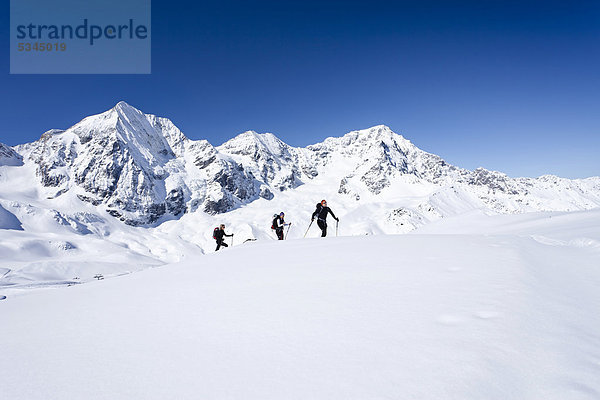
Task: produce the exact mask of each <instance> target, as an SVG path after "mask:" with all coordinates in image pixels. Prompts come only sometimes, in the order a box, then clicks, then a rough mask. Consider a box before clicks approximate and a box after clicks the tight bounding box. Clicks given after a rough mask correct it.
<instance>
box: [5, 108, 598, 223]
mask: <svg viewBox="0 0 600 400" xmlns="http://www.w3.org/2000/svg"><path fill="white" fill-rule="evenodd" d="M17 153H19V154H20V155H19V154H17ZM21 155H22V156H23V161H24V162H25V163H26V164H27V163H29V164H30V165H33V166H34V167H35V169H36V174H37V176H38V177H39V181H40V183H41V186H42V187H41V188H40V193H43V195H44V196H46V197H47V198H48V199H56V198H58V197H61V196H64V195H65V194H67V193H68V194H69V195H68V196H65V197H68V198H72V197H75V199H79V200H81V201H84V202H86V203H89V204H91V205H92V206H96V207H99V208H101V210H100V211H101V212H108V213H109V214H110V215H112V216H114V217H117V218H119V219H120V220H122V221H124V222H125V223H127V224H131V225H146V224H153V223H159V222H161V221H163V220H166V219H173V218H179V217H180V216H182V215H183V214H185V213H192V212H196V211H203V212H206V213H208V214H218V213H224V212H228V211H231V210H234V209H236V208H239V207H240V206H242V205H247V204H249V203H252V202H254V201H255V200H257V199H259V198H263V199H266V200H272V199H276V198H277V196H278V194H279V193H282V192H285V191H290V190H294V189H296V188H299V187H300V186H305V188H304V189H303V190H302V191H301V192H302V193H306V192H307V191H310V190H315V191H316V192H315V195H314V197H316V198H322V197H323V196H327V197H332V196H337V197H338V200H339V201H348V202H349V203H347V206H348V209H352V208H353V207H356V206H359V205H360V204H362V203H364V204H368V203H369V202H370V201H371V202H376V203H378V202H381V201H383V200H382V199H397V198H399V197H402V195H403V194H404V193H405V192H407V191H408V192H412V191H416V192H418V193H428V194H427V196H430V198H428V199H426V200H423V202H422V203H419V204H417V205H416V206H415V207H417V209H415V210H412V211H410V212H409V211H407V210H400V209H395V210H394V212H395V214H393V215H391V216H390V215H385V216H383V217H382V218H384V219H385V220H389V221H392V222H391V223H392V224H396V225H398V224H399V225H404V228H402V229H405V228H406V226H416V225H415V224H419V223H423V222H422V221H425V220H427V218H433V217H439V216H440V215H444V214H445V213H448V211H447V210H455V209H457V204H461V206H460V207H459V209H461V210H462V209H463V208H464V207H466V206H464V205H463V203H466V204H468V205H469V207H474V208H484V209H490V210H492V211H493V212H503V213H505V212H522V211H535V210H573V209H588V208H593V207H598V206H599V205H600V183H599V180H598V179H597V178H596V179H590V180H576V181H571V180H568V179H561V178H556V177H542V178H539V179H530V178H518V179H512V178H510V177H508V176H506V175H505V174H502V173H500V172H494V171H488V170H486V169H483V168H478V169H476V170H475V171H468V170H465V169H462V168H458V167H455V166H453V165H450V164H448V163H446V162H445V161H444V160H443V159H442V158H440V157H438V156H436V155H434V154H430V153H427V152H425V151H423V150H421V149H419V148H418V147H416V146H415V145H413V144H412V143H411V142H410V141H409V140H407V139H405V138H404V137H403V136H401V135H398V134H396V133H394V132H393V131H392V130H391V129H390V128H389V127H388V126H386V125H376V126H373V127H370V128H367V129H362V130H356V131H352V132H349V133H347V134H345V135H343V136H341V137H329V138H327V139H325V140H324V141H323V142H322V143H317V144H314V145H310V146H308V147H306V148H296V147H292V146H289V145H287V144H286V143H284V142H283V141H281V140H280V139H279V138H277V137H276V136H275V135H273V134H271V133H257V132H255V131H247V132H243V133H241V134H239V135H237V136H235V137H234V138H232V139H231V140H229V141H227V142H225V143H223V144H222V145H221V146H218V147H214V146H212V145H211V144H210V143H208V142H207V141H206V140H189V139H188V138H187V137H186V136H185V135H184V134H183V133H182V132H181V131H180V130H179V129H178V128H177V127H176V126H175V125H174V124H173V123H172V122H171V121H170V120H169V119H167V118H162V117H157V116H155V115H150V114H144V113H143V112H142V111H140V110H138V109H137V108H135V107H132V106H130V105H129V104H127V103H126V102H119V103H117V104H116V105H115V106H114V107H113V108H111V109H110V110H107V111H105V112H103V113H100V114H97V115H92V116H90V117H87V118H85V119H83V120H82V121H80V122H79V123H77V124H75V125H73V126H72V127H71V128H69V129H67V130H65V131H61V130H52V131H48V132H46V133H45V134H44V135H42V138H41V139H40V140H38V141H36V142H34V143H30V144H26V145H21V146H18V147H16V152H15V150H13V149H11V148H10V147H8V146H0V157H2V158H1V160H8V159H10V160H12V161H11V162H13V163H17V164H18V163H19V162H20V161H19V160H21V158H20V157H21ZM1 160H0V163H2V162H3V163H4V165H7V163H8V161H1ZM313 182H314V185H312V186H311V185H310V184H311V183H313ZM407 185H408V186H407ZM311 187H313V188H314V189H311ZM417 188H418V189H417ZM557 188H558V189H557ZM327 190H331V192H326V191H327ZM325 192H326V193H325ZM282 196H283V197H285V195H283V194H282ZM311 197H312V196H311ZM279 198H281V197H279ZM465 199H466V200H465ZM385 201H387V200H385ZM390 201H391V203H390V204H396V203H395V200H390ZM310 202H312V199H311V201H310ZM394 207H396V206H394ZM278 208H279V207H278ZM399 210H400V211H399ZM422 210H427V213H428V214H423V211H422ZM432 216H433V217H432ZM406 218H411V220H412V221H413V222H411V224H408V222H407V221H406V220H405V219H406ZM392 231H394V230H392Z"/></svg>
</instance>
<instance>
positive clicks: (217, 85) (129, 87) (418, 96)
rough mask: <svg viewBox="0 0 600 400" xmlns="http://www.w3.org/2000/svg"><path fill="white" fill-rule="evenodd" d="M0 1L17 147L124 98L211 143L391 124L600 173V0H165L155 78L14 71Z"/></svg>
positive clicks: (6, 110)
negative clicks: (248, 133)
mask: <svg viewBox="0 0 600 400" xmlns="http://www.w3.org/2000/svg"><path fill="white" fill-rule="evenodd" d="M390 3H393V4H390ZM1 7H2V9H1V11H2V13H1V19H0V42H1V43H3V46H4V51H2V55H1V56H0V57H2V58H1V61H2V62H1V66H2V71H1V72H0V109H1V110H2V125H1V128H0V141H2V142H5V143H7V144H9V145H15V144H19V143H24V142H29V141H33V140H36V139H37V138H38V137H39V136H40V135H41V134H42V133H43V132H44V131H46V130H48V129H51V128H67V127H69V126H70V125H72V124H74V123H76V122H77V121H79V120H80V119H82V118H83V117H85V116H87V115H90V114H96V113H99V112H102V111H104V110H106V109H108V108H110V107H112V106H113V105H114V104H116V103H117V102H118V101H119V100H125V101H127V102H128V103H130V104H131V105H133V106H135V107H137V108H139V109H141V110H142V111H144V112H147V113H153V114H158V115H160V116H165V117H168V118H170V119H171V120H173V122H174V123H175V124H176V125H177V126H178V127H179V128H181V129H182V130H183V132H184V133H185V134H186V135H187V136H188V137H190V138H193V139H200V138H203V139H208V140H209V141H210V142H211V143H213V144H215V145H217V144H220V143H222V142H223V141H225V140H227V139H229V138H231V137H233V136H234V135H236V134H238V133H240V132H243V131H245V130H249V129H252V130H256V131H259V132H273V133H275V134H276V135H277V136H279V137H280V138H281V139H282V140H284V141H285V142H287V143H289V144H291V145H295V146H305V145H308V144H311V143H315V142H319V141H322V140H323V139H324V138H325V137H327V136H341V135H343V134H344V133H346V132H348V131H350V130H354V129H361V128H366V127H369V126H372V125H377V124H386V125H388V126H390V127H391V128H392V129H393V130H394V131H395V132H397V133H401V134H403V135H404V136H405V137H407V138H408V139H410V140H411V141H412V142H413V143H415V144H416V145H417V146H419V147H421V148H422V149H424V150H426V151H429V152H432V153H435V154H438V155H440V156H442V157H443V158H445V159H446V160H447V161H448V162H450V163H453V164H455V165H459V166H461V167H465V168H469V169H473V168H476V167H479V166H483V167H486V168H489V169H494V170H500V171H503V172H506V173H508V174H509V175H511V176H538V175H541V174H545V173H552V174H557V175H560V176H564V177H571V178H574V177H587V176H592V175H600V157H599V156H598V152H599V150H600V2H598V1H577V2H566V1H561V2H554V1H545V2H541V1H535V2H528V1H526V0H524V1H506V0H505V1H455V2H442V1H427V0H425V1H410V2H402V1H399V2H378V1H369V2H367V1H364V2H359V1H351V0H350V1H333V2H332V1H329V2H328V1H323V2H316V1H271V2H261V1H256V2H253V1H244V2H238V1H219V2H210V3H203V2H185V1H180V2H174V1H169V2H167V1H162V0H154V1H153V2H152V13H153V17H152V74H151V75H9V73H8V71H9V60H8V36H9V31H8V29H9V28H8V23H9V5H8V2H3V3H2V6H1Z"/></svg>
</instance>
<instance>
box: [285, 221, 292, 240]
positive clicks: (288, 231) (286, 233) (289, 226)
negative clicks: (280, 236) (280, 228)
mask: <svg viewBox="0 0 600 400" xmlns="http://www.w3.org/2000/svg"><path fill="white" fill-rule="evenodd" d="M291 227H292V223H291V222H290V224H289V225H288V230H287V232H285V237H284V239H287V235H288V233H290V228H291Z"/></svg>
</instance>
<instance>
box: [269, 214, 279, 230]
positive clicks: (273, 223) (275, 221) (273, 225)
mask: <svg viewBox="0 0 600 400" xmlns="http://www.w3.org/2000/svg"><path fill="white" fill-rule="evenodd" d="M277 218H279V215H277V214H275V215H273V222H271V229H276V228H277Z"/></svg>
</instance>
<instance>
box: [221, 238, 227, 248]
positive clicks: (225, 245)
mask: <svg viewBox="0 0 600 400" xmlns="http://www.w3.org/2000/svg"><path fill="white" fill-rule="evenodd" d="M221 246H223V247H229V245H228V244H227V243H225V241H224V240H223V241H222V242H221Z"/></svg>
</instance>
